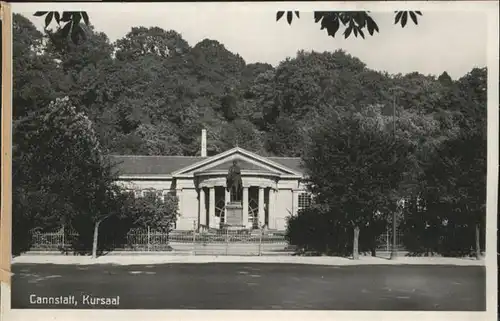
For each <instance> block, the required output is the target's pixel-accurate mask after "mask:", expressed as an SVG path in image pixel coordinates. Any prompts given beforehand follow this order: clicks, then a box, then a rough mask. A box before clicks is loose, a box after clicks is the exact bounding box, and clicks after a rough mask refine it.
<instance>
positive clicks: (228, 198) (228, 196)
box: [224, 187, 231, 223]
mask: <svg viewBox="0 0 500 321" xmlns="http://www.w3.org/2000/svg"><path fill="white" fill-rule="evenodd" d="M224 192H225V194H224V205H227V204H228V203H229V202H230V201H231V192H230V191H228V190H227V188H226V187H224ZM224 222H225V223H227V209H226V208H224Z"/></svg>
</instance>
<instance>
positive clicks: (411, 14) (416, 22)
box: [410, 11, 418, 25]
mask: <svg viewBox="0 0 500 321" xmlns="http://www.w3.org/2000/svg"><path fill="white" fill-rule="evenodd" d="M410 17H411V20H413V23H414V24H416V25H418V21H417V15H416V14H415V13H414V12H413V11H410Z"/></svg>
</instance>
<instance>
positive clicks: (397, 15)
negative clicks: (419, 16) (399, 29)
mask: <svg viewBox="0 0 500 321" xmlns="http://www.w3.org/2000/svg"><path fill="white" fill-rule="evenodd" d="M402 15H403V11H397V14H396V18H395V19H394V24H397V23H398V22H399V20H400V19H401V16H402Z"/></svg>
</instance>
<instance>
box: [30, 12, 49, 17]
mask: <svg viewBox="0 0 500 321" xmlns="http://www.w3.org/2000/svg"><path fill="white" fill-rule="evenodd" d="M47 13H48V11H37V12H35V13H34V14H33V15H34V16H35V17H41V16H45V15H46V14H47Z"/></svg>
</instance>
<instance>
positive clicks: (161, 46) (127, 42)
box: [115, 27, 191, 61]
mask: <svg viewBox="0 0 500 321" xmlns="http://www.w3.org/2000/svg"><path fill="white" fill-rule="evenodd" d="M115 47H116V58H117V59H119V60H125V61H130V60H134V59H137V58H139V57H143V56H145V55H148V54H151V55H155V56H158V57H162V58H166V57H171V56H174V55H184V54H186V53H187V52H189V50H190V49H191V48H190V47H189V44H188V43H187V42H186V41H185V40H184V39H183V38H182V36H181V35H180V34H179V33H177V32H176V31H173V30H169V31H165V30H163V29H161V28H158V27H151V28H145V27H138V28H136V27H133V28H132V30H131V31H130V32H129V33H127V34H126V35H125V37H123V38H121V39H119V40H117V42H116V44H115Z"/></svg>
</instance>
